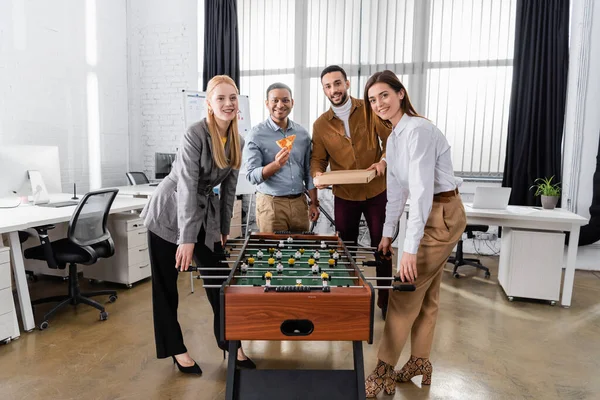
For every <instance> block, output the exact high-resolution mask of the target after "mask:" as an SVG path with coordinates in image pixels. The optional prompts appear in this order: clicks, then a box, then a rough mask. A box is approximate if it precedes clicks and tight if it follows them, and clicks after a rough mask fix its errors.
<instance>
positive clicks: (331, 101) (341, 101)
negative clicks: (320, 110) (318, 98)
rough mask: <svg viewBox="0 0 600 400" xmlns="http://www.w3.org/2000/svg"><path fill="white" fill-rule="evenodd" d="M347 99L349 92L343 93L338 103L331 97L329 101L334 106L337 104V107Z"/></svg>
mask: <svg viewBox="0 0 600 400" xmlns="http://www.w3.org/2000/svg"><path fill="white" fill-rule="evenodd" d="M346 100H348V92H346V93H344V94H343V95H342V97H341V98H340V101H339V102H337V103H334V101H333V100H331V98H329V102H330V103H331V104H333V105H334V106H336V107H337V106H341V105H342V104H345V103H346Z"/></svg>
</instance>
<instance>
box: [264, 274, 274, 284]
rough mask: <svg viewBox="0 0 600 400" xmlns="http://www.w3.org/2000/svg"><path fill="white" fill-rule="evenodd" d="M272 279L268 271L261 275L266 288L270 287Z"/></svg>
mask: <svg viewBox="0 0 600 400" xmlns="http://www.w3.org/2000/svg"><path fill="white" fill-rule="evenodd" d="M272 277H273V273H272V272H270V271H267V272H265V274H264V275H263V279H264V280H265V282H266V285H267V286H271V278H272Z"/></svg>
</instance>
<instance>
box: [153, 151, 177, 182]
mask: <svg viewBox="0 0 600 400" xmlns="http://www.w3.org/2000/svg"><path fill="white" fill-rule="evenodd" d="M173 161H175V153H155V155H154V177H155V179H164V178H166V177H167V175H169V173H170V172H171V165H172V164H173Z"/></svg>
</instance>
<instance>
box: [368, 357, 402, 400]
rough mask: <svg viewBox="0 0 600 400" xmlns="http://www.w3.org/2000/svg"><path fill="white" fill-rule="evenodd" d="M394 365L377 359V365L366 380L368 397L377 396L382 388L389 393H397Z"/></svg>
mask: <svg viewBox="0 0 600 400" xmlns="http://www.w3.org/2000/svg"><path fill="white" fill-rule="evenodd" d="M395 379H396V378H395V372H394V366H393V365H390V364H387V363H385V362H383V361H381V360H377V367H375V370H374V371H373V372H372V373H371V375H369V376H368V377H367V379H366V380H365V390H366V395H367V398H373V397H377V395H378V394H379V392H380V391H381V389H383V390H384V391H385V392H386V393H387V394H394V393H396V382H395Z"/></svg>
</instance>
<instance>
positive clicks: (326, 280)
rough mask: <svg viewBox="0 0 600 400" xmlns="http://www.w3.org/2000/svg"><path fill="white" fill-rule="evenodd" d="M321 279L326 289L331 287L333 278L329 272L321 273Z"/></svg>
mask: <svg viewBox="0 0 600 400" xmlns="http://www.w3.org/2000/svg"><path fill="white" fill-rule="evenodd" d="M321 279H322V280H323V287H324V288H325V287H327V286H329V281H330V280H331V277H330V276H329V274H328V273H327V272H323V273H321Z"/></svg>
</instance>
